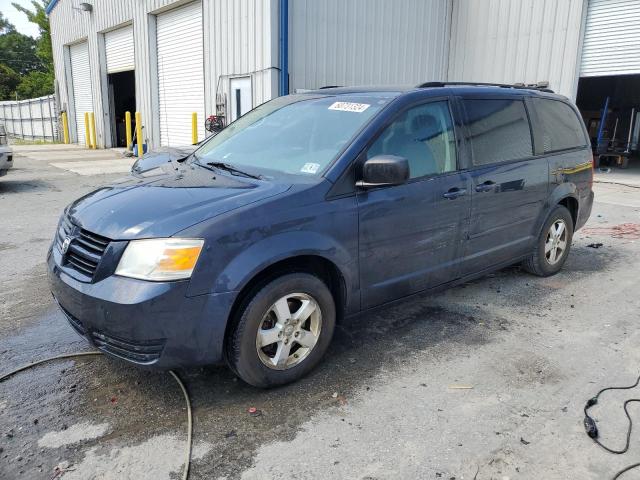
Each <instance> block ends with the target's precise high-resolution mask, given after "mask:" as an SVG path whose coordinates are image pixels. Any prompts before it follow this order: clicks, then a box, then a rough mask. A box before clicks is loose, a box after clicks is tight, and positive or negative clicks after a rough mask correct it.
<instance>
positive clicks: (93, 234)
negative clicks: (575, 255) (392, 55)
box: [47, 83, 593, 387]
mask: <svg viewBox="0 0 640 480" xmlns="http://www.w3.org/2000/svg"><path fill="white" fill-rule="evenodd" d="M144 165H145V164H144V162H141V163H140V164H139V166H138V168H136V169H135V170H134V171H133V172H132V175H131V176H129V177H127V178H125V179H123V180H121V181H120V182H117V183H115V184H113V185H111V186H108V187H104V188H100V189H98V190H96V191H95V192H92V193H90V194H88V195H86V196H85V197H83V198H80V199H78V200H77V201H75V202H73V203H72V204H71V205H70V206H69V207H67V208H66V209H65V211H64V213H63V215H62V218H61V219H60V224H59V227H58V230H57V232H56V236H55V238H54V241H53V244H52V245H51V248H50V250H49V253H48V259H47V261H48V266H49V278H50V285H51V290H52V292H53V295H54V297H55V299H56V301H57V302H58V304H59V305H60V307H61V309H62V311H63V312H64V313H65V315H66V316H67V318H68V320H69V322H70V323H71V325H72V326H73V327H74V329H75V330H76V331H77V332H78V333H80V334H81V335H83V336H85V337H86V338H87V339H88V340H89V341H90V342H91V343H92V344H93V345H95V346H96V347H98V348H99V349H101V350H102V351H104V352H106V353H109V354H111V355H113V356H116V357H119V358H122V359H124V360H127V361H129V362H132V363H135V364H138V365H144V366H151V367H155V368H173V367H178V366H192V365H203V364H212V363H217V362H221V361H223V360H224V361H226V363H227V364H228V365H229V366H230V367H231V369H232V370H233V371H234V372H235V373H236V374H237V375H238V376H240V377H241V378H242V379H243V380H245V381H246V382H248V383H250V384H252V385H255V386H260V387H269V386H273V385H279V384H284V383H287V382H290V381H293V380H295V379H297V378H299V377H301V376H302V375H304V374H306V373H307V372H309V371H310V370H311V369H312V368H313V367H314V366H315V365H317V364H318V362H319V361H320V359H321V357H322V356H323V354H324V353H325V352H326V350H327V347H328V345H329V343H330V341H331V337H332V334H333V330H334V326H335V324H336V321H339V320H341V319H343V318H346V317H349V316H352V315H355V314H358V313H360V312H363V311H365V310H368V309H371V308H375V307H378V306H380V305H383V304H385V303H388V302H391V301H394V300H397V299H400V298H403V297H409V296H411V295H415V294H419V293H422V292H427V291H434V290H436V289H441V288H444V287H447V286H450V285H454V284H456V283H460V282H464V281H468V280H469V279H472V278H475V277H479V276H482V275H484V274H486V273H488V272H491V271H493V270H496V269H499V268H502V267H505V266H507V265H511V264H515V263H520V262H521V263H522V264H523V266H524V268H525V269H526V270H528V271H530V272H532V273H534V274H536V275H541V276H548V275H553V274H555V273H556V272H558V271H559V270H560V268H561V267H562V265H563V264H564V262H565V260H566V259H567V255H568V254H569V250H570V246H571V239H572V235H573V233H574V231H575V230H577V229H578V228H580V227H581V226H582V225H584V223H585V222H586V220H587V218H588V217H589V214H590V211H591V205H592V202H593V193H592V190H591V185H592V178H593V177H592V175H593V171H592V157H591V151H590V147H589V140H588V137H587V133H586V130H585V128H584V125H583V124H582V121H581V120H580V117H579V114H578V112H577V111H576V109H575V107H574V106H573V105H572V104H571V103H570V102H569V101H568V100H567V99H565V98H564V97H561V96H559V95H555V94H553V93H551V92H549V91H542V90H539V89H529V88H520V87H510V86H478V85H453V84H433V83H431V84H425V85H423V86H420V87H416V88H406V89H400V88H389V87H387V88H378V89H372V88H330V89H322V90H318V91H314V92H309V93H305V94H297V95H289V96H285V97H279V98H276V99H274V100H272V101H270V102H268V103H266V104H263V105H261V106H259V107H257V108H256V109H254V110H253V111H251V112H249V113H248V114H246V115H244V116H243V117H241V118H240V119H238V120H237V121H236V122H234V123H232V124H231V125H229V126H228V127H227V128H225V129H224V130H222V131H221V132H220V133H219V134H218V135H217V136H215V137H213V138H211V139H209V140H208V141H205V142H204V143H203V145H202V146H200V147H199V148H198V149H197V150H196V151H195V152H194V153H193V154H191V155H189V156H188V157H186V158H177V157H175V158H168V159H164V160H162V159H160V160H158V159H155V160H154V161H152V162H150V163H149V164H148V165H147V167H145V166H144Z"/></svg>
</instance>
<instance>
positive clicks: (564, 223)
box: [522, 205, 573, 277]
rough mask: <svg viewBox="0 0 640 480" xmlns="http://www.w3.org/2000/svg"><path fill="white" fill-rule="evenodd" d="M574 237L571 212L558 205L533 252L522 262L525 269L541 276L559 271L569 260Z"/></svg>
mask: <svg viewBox="0 0 640 480" xmlns="http://www.w3.org/2000/svg"><path fill="white" fill-rule="evenodd" d="M572 238H573V219H572V217H571V213H570V212H569V210H567V208H566V207H564V206H563V205H557V206H556V207H555V208H554V209H553V210H552V212H551V214H550V215H549V217H548V218H547V221H546V222H545V224H544V226H543V227H542V231H541V232H540V235H539V237H538V240H537V242H536V245H535V247H534V251H533V253H532V254H531V256H530V257H529V258H527V259H526V260H525V261H524V262H523V263H522V265H523V267H524V269H525V270H527V271H528V272H530V273H533V274H534V275H538V276H540V277H548V276H550V275H554V274H556V273H558V272H559V271H560V269H561V268H562V266H563V265H564V262H565V261H566V260H567V256H568V255H569V250H570V248H571V240H572Z"/></svg>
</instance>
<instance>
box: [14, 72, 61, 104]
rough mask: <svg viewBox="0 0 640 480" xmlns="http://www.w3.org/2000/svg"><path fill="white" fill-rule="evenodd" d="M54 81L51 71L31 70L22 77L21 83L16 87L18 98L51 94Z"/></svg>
mask: <svg viewBox="0 0 640 480" xmlns="http://www.w3.org/2000/svg"><path fill="white" fill-rule="evenodd" d="M53 81H54V77H53V73H51V72H38V71H33V72H29V73H28V74H26V75H24V76H23V77H22V78H21V79H20V84H19V85H18V86H17V88H16V93H17V94H18V98H36V97H43V96H45V95H49V94H50V93H51V86H52V85H53Z"/></svg>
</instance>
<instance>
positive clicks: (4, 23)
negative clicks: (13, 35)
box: [0, 12, 16, 35]
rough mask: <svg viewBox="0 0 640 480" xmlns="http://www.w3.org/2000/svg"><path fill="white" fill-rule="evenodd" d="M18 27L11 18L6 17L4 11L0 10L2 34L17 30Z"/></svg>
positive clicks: (0, 33) (0, 30) (0, 32)
mask: <svg viewBox="0 0 640 480" xmlns="http://www.w3.org/2000/svg"><path fill="white" fill-rule="evenodd" d="M15 31H16V27H14V26H13V25H12V24H11V22H9V20H7V19H6V18H4V15H3V14H2V12H0V35H4V34H5V33H9V32H15Z"/></svg>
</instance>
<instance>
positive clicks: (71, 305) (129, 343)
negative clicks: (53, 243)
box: [47, 248, 235, 369]
mask: <svg viewBox="0 0 640 480" xmlns="http://www.w3.org/2000/svg"><path fill="white" fill-rule="evenodd" d="M60 261H61V258H60V253H59V252H58V250H57V249H56V248H53V249H50V250H49V254H48V256H47V264H48V271H49V284H50V288H51V292H52V294H53V296H54V298H55V299H56V302H57V303H58V305H59V306H60V308H61V310H62V311H63V313H64V314H65V316H66V317H67V319H68V320H69V323H70V324H71V326H72V327H73V328H74V330H76V332H77V333H79V334H80V335H82V336H83V337H85V338H86V339H87V340H88V341H89V342H90V343H91V344H92V345H94V346H95V347H96V348H98V349H100V350H102V351H103V352H105V353H107V354H109V355H112V356H114V357H118V358H121V359H123V360H126V361H128V362H130V363H135V364H137V365H144V366H148V367H153V368H158V369H166V368H175V367H188V366H196V365H207V364H213V363H218V362H220V361H221V360H222V358H223V345H224V332H225V328H226V324H227V318H228V316H229V312H230V310H231V306H232V305H233V301H234V299H235V292H230V293H223V294H210V295H199V296H195V297H187V296H186V291H187V287H188V282H146V281H142V280H135V279H130V278H125V277H117V276H110V277H107V278H105V279H104V280H101V281H99V282H96V283H84V282H80V281H78V280H76V279H74V278H73V277H71V276H69V275H68V274H66V273H65V272H64V271H63V269H61V268H60V267H59V265H60V263H61V262H60Z"/></svg>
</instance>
